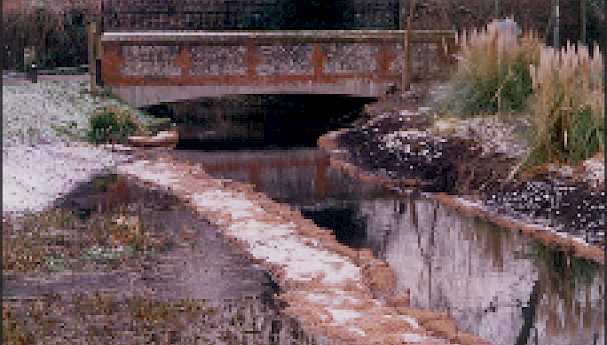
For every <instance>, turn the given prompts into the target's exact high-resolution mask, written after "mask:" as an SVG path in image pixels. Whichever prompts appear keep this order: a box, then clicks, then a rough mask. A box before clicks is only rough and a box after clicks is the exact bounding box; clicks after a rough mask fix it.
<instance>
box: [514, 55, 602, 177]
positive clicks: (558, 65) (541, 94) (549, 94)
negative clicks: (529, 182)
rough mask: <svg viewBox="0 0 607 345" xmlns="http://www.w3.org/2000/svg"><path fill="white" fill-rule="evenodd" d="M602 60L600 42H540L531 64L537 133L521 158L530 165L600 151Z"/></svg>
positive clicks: (574, 159) (566, 161)
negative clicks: (536, 59)
mask: <svg viewBox="0 0 607 345" xmlns="http://www.w3.org/2000/svg"><path fill="white" fill-rule="evenodd" d="M602 73H603V64H602V56H601V53H600V50H599V47H598V46H595V51H594V54H593V57H592V58H590V56H589V54H588V48H587V47H586V46H579V47H578V49H577V53H576V51H575V49H574V47H573V46H572V45H571V44H568V45H567V47H563V49H561V50H560V51H555V50H554V49H552V48H548V47H543V48H542V49H541V57H540V63H539V65H538V66H537V67H535V66H531V76H532V79H533V89H534V106H533V113H534V117H535V133H534V136H533V137H532V138H530V140H529V141H530V143H532V148H531V151H530V154H529V156H528V157H527V159H526V160H525V161H524V162H523V167H525V168H531V167H533V166H541V165H542V164H544V163H549V162H552V163H564V164H569V165H575V164H577V163H579V162H580V161H583V160H585V159H588V158H591V157H592V156H594V155H595V154H596V153H598V152H601V151H604V142H603V135H604V131H605V128H604V118H605V105H604V100H603V82H602V78H603V77H602Z"/></svg>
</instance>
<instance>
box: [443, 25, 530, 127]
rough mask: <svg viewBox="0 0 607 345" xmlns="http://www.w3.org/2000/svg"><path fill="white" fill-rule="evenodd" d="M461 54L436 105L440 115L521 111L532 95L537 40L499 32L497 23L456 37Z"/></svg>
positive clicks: (468, 116)
mask: <svg viewBox="0 0 607 345" xmlns="http://www.w3.org/2000/svg"><path fill="white" fill-rule="evenodd" d="M458 42H459V45H460V48H461V55H460V57H459V58H458V59H459V63H458V68H457V71H456V72H455V73H454V75H453V76H452V82H453V88H452V91H451V92H450V95H449V96H448V97H446V98H445V99H444V100H443V101H442V102H440V104H439V105H438V106H439V107H438V109H439V114H441V113H442V114H444V115H447V116H452V117H457V118H461V119H466V118H470V117H475V116H479V115H480V116H487V115H494V114H498V113H510V112H512V111H514V112H520V111H523V110H524V109H526V108H527V106H528V100H529V96H530V95H531V94H532V85H531V76H530V73H529V65H530V64H536V63H537V61H538V59H539V45H540V43H541V41H540V39H539V38H538V37H536V36H535V35H534V34H533V32H530V33H526V34H524V35H523V36H522V37H517V36H516V35H515V34H510V33H505V32H500V28H499V24H498V22H495V21H494V22H492V23H490V24H489V25H488V26H487V29H486V30H483V31H480V32H478V31H476V30H474V31H472V32H470V33H466V32H465V31H464V32H463V34H462V35H461V36H458Z"/></svg>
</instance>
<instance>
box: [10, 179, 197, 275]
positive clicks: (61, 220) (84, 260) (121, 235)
mask: <svg viewBox="0 0 607 345" xmlns="http://www.w3.org/2000/svg"><path fill="white" fill-rule="evenodd" d="M100 183H104V184H107V186H106V187H107V190H108V193H109V194H111V195H112V196H111V198H108V202H111V203H112V204H108V205H102V206H103V207H102V209H101V211H102V212H96V213H93V214H92V215H91V216H90V217H89V218H87V219H81V218H80V217H79V216H78V215H77V214H76V213H74V212H71V211H66V210H61V209H58V208H55V209H51V210H49V211H46V212H43V213H40V214H33V215H26V216H23V217H21V218H19V219H15V220H12V219H11V220H9V219H5V220H4V224H3V229H2V235H3V236H2V247H3V249H4V250H3V252H2V264H3V269H4V273H5V274H8V275H27V274H31V273H35V272H57V271H66V270H68V271H72V270H73V271H93V270H96V269H98V268H101V267H105V266H108V265H110V266H112V265H115V264H120V265H128V263H129V261H128V260H123V259H121V258H124V257H129V256H132V255H135V254H136V253H142V252H149V251H154V250H163V249H166V248H170V247H171V246H173V245H176V244H179V243H188V240H186V239H184V238H181V237H180V238H171V237H170V235H168V234H165V233H164V232H162V231H160V230H159V229H157V228H155V227H150V226H149V225H147V224H145V223H144V222H142V221H141V217H140V216H139V215H136V214H135V215H133V214H132V212H129V210H128V206H127V205H125V204H121V205H115V204H114V203H117V202H119V200H118V199H119V198H120V197H121V196H123V194H124V193H125V190H124V188H126V187H125V186H124V183H123V180H122V178H120V177H118V178H117V179H116V178H111V175H110V177H109V178H107V179H106V180H105V181H101V182H100Z"/></svg>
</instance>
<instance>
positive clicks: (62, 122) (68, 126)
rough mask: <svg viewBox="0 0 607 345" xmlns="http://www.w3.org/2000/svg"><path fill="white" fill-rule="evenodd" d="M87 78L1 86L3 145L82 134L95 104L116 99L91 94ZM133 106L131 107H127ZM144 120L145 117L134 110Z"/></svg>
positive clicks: (144, 121)
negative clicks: (79, 80)
mask: <svg viewBox="0 0 607 345" xmlns="http://www.w3.org/2000/svg"><path fill="white" fill-rule="evenodd" d="M89 90H90V83H88V82H81V83H78V82H67V81H40V82H38V83H24V84H21V85H14V86H2V138H3V142H4V147H6V146H8V145H15V144H18V143H21V142H36V141H38V137H39V136H40V138H41V139H43V140H46V141H54V140H57V139H66V138H68V137H69V136H70V135H71V136H76V137H83V136H84V135H85V134H86V132H87V131H88V130H89V127H90V126H89V118H90V115H91V114H92V113H93V112H94V110H95V109H96V108H97V107H102V106H107V105H110V104H113V105H115V106H117V107H118V108H119V109H123V108H126V106H125V105H121V104H120V103H119V102H118V101H117V100H115V99H110V98H102V97H97V96H92V95H90V93H88V91H89ZM131 110H133V109H131ZM133 113H134V114H136V115H137V116H138V118H139V120H140V121H141V122H142V123H144V124H146V123H148V121H150V118H149V117H146V116H144V115H143V114H142V113H141V112H139V111H136V110H134V111H133Z"/></svg>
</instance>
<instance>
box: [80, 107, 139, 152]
mask: <svg viewBox="0 0 607 345" xmlns="http://www.w3.org/2000/svg"><path fill="white" fill-rule="evenodd" d="M143 132H144V127H143V126H142V124H141V122H140V121H139V119H138V118H137V116H136V115H135V114H133V112H131V111H130V110H129V109H120V108H118V107H117V106H115V105H108V106H106V107H103V108H99V109H97V110H96V111H95V112H94V113H93V115H92V116H91V119H90V129H89V132H88V135H87V137H88V139H89V141H91V142H94V143H96V144H100V143H105V142H110V143H126V141H127V138H128V137H129V136H131V135H135V134H141V133H143Z"/></svg>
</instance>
